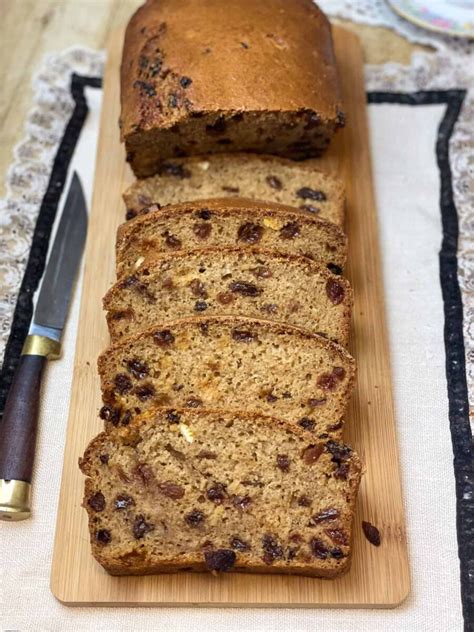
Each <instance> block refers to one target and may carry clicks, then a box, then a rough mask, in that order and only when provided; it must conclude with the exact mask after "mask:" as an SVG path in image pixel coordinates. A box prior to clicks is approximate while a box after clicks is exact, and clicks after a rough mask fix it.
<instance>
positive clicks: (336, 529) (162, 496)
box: [80, 409, 361, 578]
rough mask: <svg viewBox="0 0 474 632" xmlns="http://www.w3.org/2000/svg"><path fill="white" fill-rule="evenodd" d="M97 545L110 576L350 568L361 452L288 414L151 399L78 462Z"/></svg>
mask: <svg viewBox="0 0 474 632" xmlns="http://www.w3.org/2000/svg"><path fill="white" fill-rule="evenodd" d="M80 467H81V470H82V471H83V473H84V474H85V475H86V476H87V477H88V478H87V479H86V483H85V496H84V502H83V506H84V507H85V509H86V510H87V513H88V515H89V529H90V541H91V546H92V552H93V554H94V557H95V558H96V560H97V561H98V562H99V563H100V564H101V565H102V566H103V567H104V568H105V570H106V571H108V572H109V573H111V574H112V575H145V574H151V573H164V572H176V571H205V570H208V571H213V572H218V571H245V572H253V573H295V574H301V575H313V576H316V577H327V578H331V577H336V576H338V575H340V574H341V573H343V572H345V571H347V570H348V568H349V566H350V561H351V552H352V547H351V536H352V522H353V516H354V508H355V507H354V506H355V501H356V496H357V490H358V487H359V481H360V476H361V465H360V461H359V458H358V456H357V455H356V453H355V452H353V451H352V450H351V449H350V448H349V447H348V446H346V445H344V444H341V443H337V442H335V441H326V442H320V441H318V440H315V439H313V438H312V437H311V435H310V434H309V433H307V432H305V431H304V430H302V429H300V428H297V427H295V426H291V425H290V424H288V423H285V422H283V421H279V420H276V419H271V418H267V417H261V416H259V415H254V416H251V415H244V414H237V413H230V412H218V411H207V410H202V411H198V410H173V409H155V410H151V411H149V413H148V414H147V415H146V416H144V417H143V418H141V419H140V418H139V419H138V421H137V422H135V423H134V424H132V425H131V426H130V427H129V428H127V429H116V430H114V431H112V432H110V433H102V434H100V435H99V436H98V437H96V438H95V439H93V441H92V442H91V443H90V444H89V446H88V448H87V449H86V452H85V455H84V458H83V459H81V461H80Z"/></svg>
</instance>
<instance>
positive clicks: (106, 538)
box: [95, 529, 112, 544]
mask: <svg viewBox="0 0 474 632" xmlns="http://www.w3.org/2000/svg"><path fill="white" fill-rule="evenodd" d="M95 539H96V540H97V542H100V544H109V542H111V540H112V534H111V533H110V531H109V530H108V529H99V530H98V531H96V533H95Z"/></svg>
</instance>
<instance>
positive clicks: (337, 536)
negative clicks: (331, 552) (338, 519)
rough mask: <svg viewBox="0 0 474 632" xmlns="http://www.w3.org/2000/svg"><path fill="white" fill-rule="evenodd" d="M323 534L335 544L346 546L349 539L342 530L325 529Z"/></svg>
mask: <svg viewBox="0 0 474 632" xmlns="http://www.w3.org/2000/svg"><path fill="white" fill-rule="evenodd" d="M324 533H325V534H326V535H327V536H329V537H330V538H331V540H332V541H333V542H334V543H335V544H342V545H344V546H347V545H348V544H349V539H348V537H347V535H346V533H345V532H344V531H343V530H342V529H325V530H324Z"/></svg>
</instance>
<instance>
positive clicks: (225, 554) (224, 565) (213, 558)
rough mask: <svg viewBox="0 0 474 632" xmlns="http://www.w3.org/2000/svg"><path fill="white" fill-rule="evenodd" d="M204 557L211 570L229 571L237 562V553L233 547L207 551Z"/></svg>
mask: <svg viewBox="0 0 474 632" xmlns="http://www.w3.org/2000/svg"><path fill="white" fill-rule="evenodd" d="M204 559H205V561H206V566H207V568H208V570H210V571H221V572H225V571H229V570H230V569H231V568H232V567H233V566H234V564H235V560H236V555H235V553H234V551H232V550H231V549H217V550H216V551H205V553H204Z"/></svg>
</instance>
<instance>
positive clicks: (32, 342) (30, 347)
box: [21, 335, 61, 360]
mask: <svg viewBox="0 0 474 632" xmlns="http://www.w3.org/2000/svg"><path fill="white" fill-rule="evenodd" d="M21 355H39V356H43V357H44V358H47V359H48V360H57V359H58V358H60V357H61V343H60V342H57V340H53V339H52V338H47V337H46V336H37V335H31V336H27V337H26V340H25V344H24V345H23V349H22V351H21Z"/></svg>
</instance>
